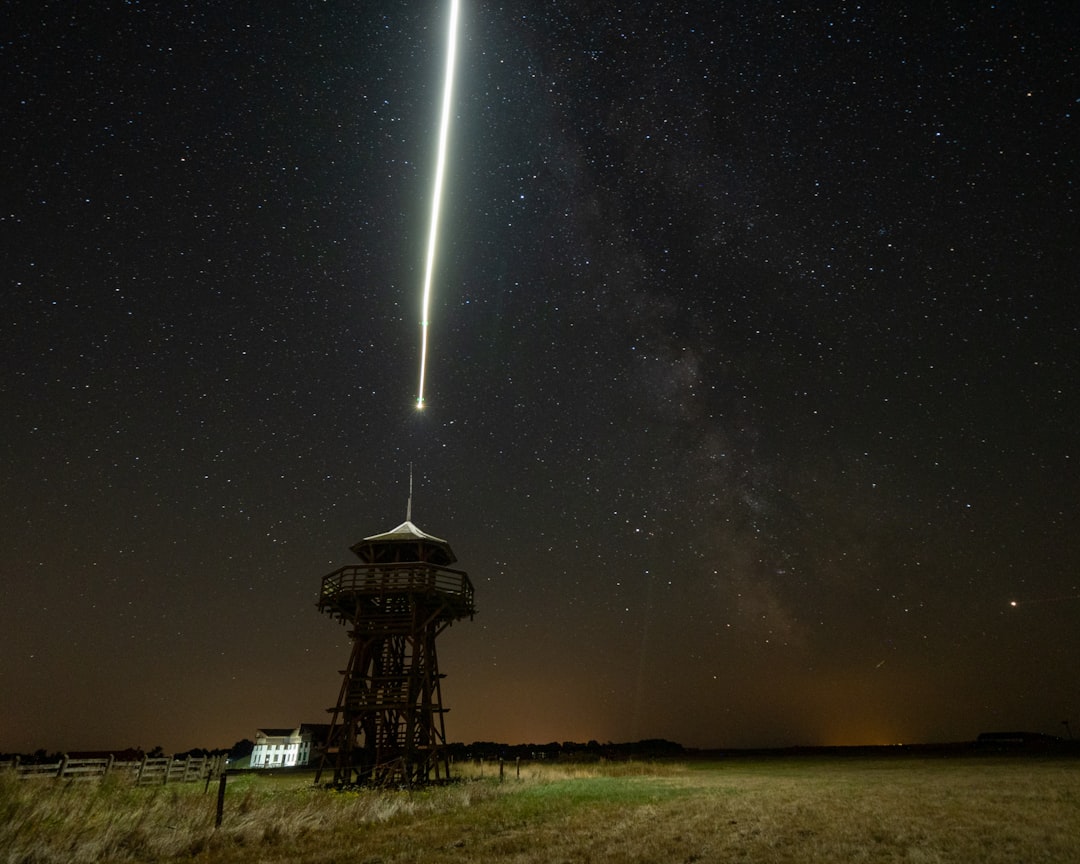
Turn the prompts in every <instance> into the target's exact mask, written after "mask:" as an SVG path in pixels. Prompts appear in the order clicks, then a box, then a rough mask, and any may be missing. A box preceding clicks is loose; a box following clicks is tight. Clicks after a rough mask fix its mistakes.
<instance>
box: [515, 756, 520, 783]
mask: <svg viewBox="0 0 1080 864" xmlns="http://www.w3.org/2000/svg"><path fill="white" fill-rule="evenodd" d="M514 766H515V768H516V769H517V779H518V780H520V779H521V757H520V756H518V757H517V758H516V759H515V760H514Z"/></svg>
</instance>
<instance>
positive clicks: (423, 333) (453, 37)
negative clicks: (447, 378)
mask: <svg viewBox="0 0 1080 864" xmlns="http://www.w3.org/2000/svg"><path fill="white" fill-rule="evenodd" d="M457 20H458V0H450V34H449V37H448V39H447V50H446V83H445V84H444V85H443V104H442V120H441V121H440V122H439V157H438V160H437V162H436V165H435V193H434V195H433V196H432V200H431V229H430V231H429V233H428V249H427V266H426V267H425V270H424V298H423V301H422V302H421V306H420V387H419V389H418V390H417V394H416V407H417V409H422V408H423V407H424V378H425V375H426V372H427V343H428V310H429V309H430V308H431V280H432V277H433V276H434V273H435V249H436V246H437V245H438V239H439V205H440V204H441V202H442V187H443V174H444V173H445V170H446V139H447V138H448V137H449V134H450V96H451V94H452V93H453V91H454V55H455V53H456V51H457Z"/></svg>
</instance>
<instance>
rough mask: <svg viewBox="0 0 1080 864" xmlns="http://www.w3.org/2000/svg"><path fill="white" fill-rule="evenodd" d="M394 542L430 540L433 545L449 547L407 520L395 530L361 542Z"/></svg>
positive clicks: (443, 541) (374, 535)
mask: <svg viewBox="0 0 1080 864" xmlns="http://www.w3.org/2000/svg"><path fill="white" fill-rule="evenodd" d="M394 540H430V541H432V542H433V543H442V544H443V545H444V546H448V545H449V544H448V543H447V542H446V541H445V540H443V539H441V538H439V537H433V536H432V535H430V534H427V533H425V532H423V531H421V530H420V529H419V528H417V527H416V526H415V525H413V523H412V522H410V521H409V520H408V519H406V520H405V521H404V522H402V523H401V524H400V525H398V526H397V528H391V529H390V530H389V531H384V532H383V533H382V534H372V535H371V536H370V537H365V538H364V540H363V542H364V543H370V542H375V543H378V542H380V541H394Z"/></svg>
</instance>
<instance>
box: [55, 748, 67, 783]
mask: <svg viewBox="0 0 1080 864" xmlns="http://www.w3.org/2000/svg"><path fill="white" fill-rule="evenodd" d="M67 764H68V754H67V753H65V754H64V755H63V756H61V757H60V764H59V766H58V767H57V769H56V776H57V777H58V778H60V779H63V777H64V772H65V771H66V770H67Z"/></svg>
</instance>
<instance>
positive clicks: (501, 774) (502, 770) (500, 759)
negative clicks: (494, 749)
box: [499, 756, 505, 783]
mask: <svg viewBox="0 0 1080 864" xmlns="http://www.w3.org/2000/svg"><path fill="white" fill-rule="evenodd" d="M504 771H505V766H504V765H503V758H502V756H500V757H499V782H500V783H502V782H503V772H504Z"/></svg>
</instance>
